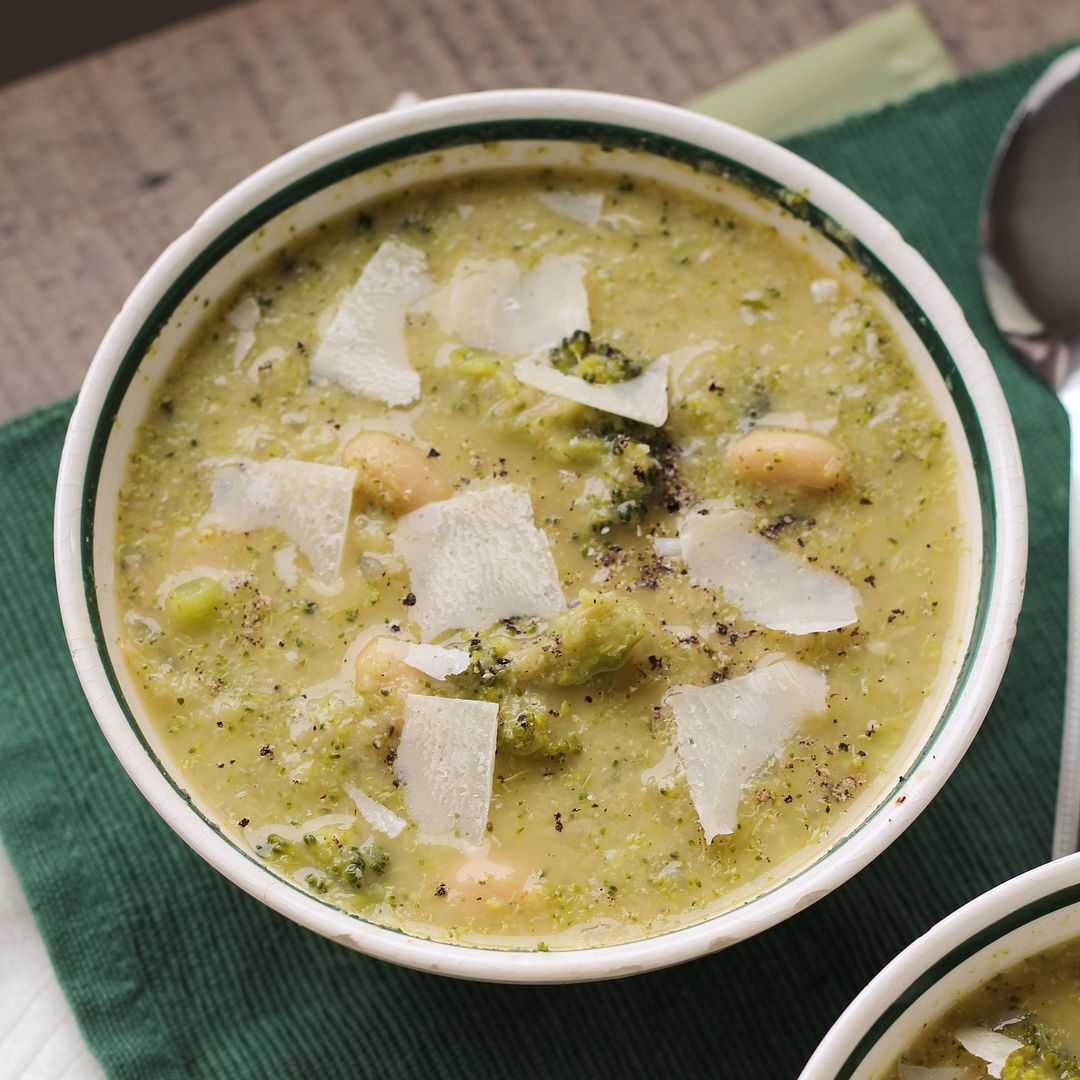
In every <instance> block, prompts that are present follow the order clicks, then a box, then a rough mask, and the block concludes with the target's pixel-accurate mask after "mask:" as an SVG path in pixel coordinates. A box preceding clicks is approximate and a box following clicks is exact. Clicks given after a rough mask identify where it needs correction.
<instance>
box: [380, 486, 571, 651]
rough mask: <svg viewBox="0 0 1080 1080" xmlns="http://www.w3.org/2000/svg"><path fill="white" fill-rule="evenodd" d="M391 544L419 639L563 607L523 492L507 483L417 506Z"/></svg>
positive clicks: (544, 538) (555, 573)
mask: <svg viewBox="0 0 1080 1080" xmlns="http://www.w3.org/2000/svg"><path fill="white" fill-rule="evenodd" d="M394 547H395V550H396V552H397V554H398V555H399V556H401V558H403V559H404V560H405V562H406V563H407V564H408V567H409V574H410V577H411V583H412V591H413V593H414V594H415V596H416V604H415V606H414V607H413V609H412V615H413V618H415V619H416V621H417V623H418V624H419V626H420V630H421V636H422V637H423V638H424V639H425V640H430V639H431V638H433V637H435V636H436V635H438V634H441V633H442V632H443V631H444V630H451V629H454V628H457V627H468V628H470V629H483V628H484V627H488V626H490V625H491V624H492V623H495V622H498V620H499V619H505V618H509V617H510V616H513V615H538V616H540V617H542V618H549V617H550V616H552V615H555V614H557V613H558V612H560V611H562V610H563V609H564V608H565V607H566V601H565V599H564V597H563V593H562V587H561V585H560V584H559V574H558V571H557V570H556V568H555V560H554V558H553V557H552V554H551V546H550V544H549V543H548V538H547V536H546V535H545V534H544V532H543V531H542V530H540V529H538V528H537V527H536V525H535V524H533V509H532V501H531V499H530V498H529V493H528V492H527V491H525V490H523V489H522V488H519V487H515V486H514V485H513V484H499V485H498V486H496V487H491V488H487V489H486V490H484V491H468V492H465V493H464V494H462V495H455V496H454V497H453V498H452V499H443V500H442V501H441V502H433V503H428V504H427V505H426V506H421V507H420V509H419V510H414V511H413V512H412V513H411V514H406V515H405V516H404V517H403V518H402V519H401V520H400V521H399V522H398V527H397V530H396V531H395V533H394Z"/></svg>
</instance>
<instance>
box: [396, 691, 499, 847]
mask: <svg viewBox="0 0 1080 1080" xmlns="http://www.w3.org/2000/svg"><path fill="white" fill-rule="evenodd" d="M498 715H499V706H498V705H496V704H495V702H494V701H465V700H463V699H460V698H436V697H423V696H421V695H419V694H409V695H408V696H407V697H406V699H405V721H404V724H403V726H402V729H401V741H400V742H399V743H398V752H397V757H396V758H395V759H394V761H395V767H396V769H397V776H398V779H399V780H400V781H401V782H402V783H403V785H404V796H405V808H406V809H407V810H408V812H409V816H410V817H411V818H412V819H413V821H415V822H416V824H417V827H418V828H419V829H420V834H421V837H422V839H424V840H425V841H426V842H428V843H441V844H454V842H455V841H462V842H464V843H466V844H470V845H472V846H474V847H477V846H479V845H480V844H481V843H483V840H484V831H485V827H486V826H487V819H488V808H489V806H490V804H491V778H492V774H493V772H494V768H495V738H496V733H497V730H498V723H499V721H498Z"/></svg>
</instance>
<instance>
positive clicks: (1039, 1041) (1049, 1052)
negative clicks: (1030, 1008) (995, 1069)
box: [1001, 1019, 1080, 1080]
mask: <svg viewBox="0 0 1080 1080" xmlns="http://www.w3.org/2000/svg"><path fill="white" fill-rule="evenodd" d="M1003 1030H1004V1031H1005V1033H1006V1034H1007V1035H1009V1036H1011V1037H1012V1038H1014V1039H1019V1040H1020V1041H1021V1042H1022V1043H1024V1044H1025V1045H1024V1046H1021V1047H1020V1048H1019V1049H1018V1050H1014V1051H1013V1052H1012V1053H1011V1054H1010V1055H1009V1056H1008V1058H1006V1060H1005V1065H1004V1067H1003V1068H1002V1070H1001V1080H1080V1062H1078V1061H1077V1060H1076V1058H1074V1057H1071V1056H1070V1055H1068V1054H1066V1053H1065V1052H1064V1051H1063V1050H1062V1049H1061V1044H1062V1042H1063V1040H1064V1032H1061V1031H1055V1030H1053V1029H1051V1028H1050V1027H1048V1026H1047V1025H1045V1024H1041V1023H1038V1022H1036V1021H1035V1020H1033V1019H1026V1020H1022V1021H1020V1023H1018V1024H1015V1025H1009V1026H1008V1027H1007V1028H1005V1029H1003Z"/></svg>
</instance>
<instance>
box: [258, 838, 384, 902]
mask: <svg viewBox="0 0 1080 1080" xmlns="http://www.w3.org/2000/svg"><path fill="white" fill-rule="evenodd" d="M303 839H304V849H303V853H302V854H300V853H299V852H298V851H297V849H296V848H295V846H294V845H293V844H290V843H289V841H288V840H285V839H283V838H282V837H280V836H278V835H277V834H276V833H272V834H271V835H270V836H268V837H267V847H266V849H265V850H263V851H261V852H260V854H262V855H263V856H264V858H267V859H270V860H276V861H282V862H285V863H293V864H295V862H296V861H298V860H299V861H301V862H304V861H306V862H307V863H308V865H309V866H310V867H311V870H310V872H309V873H308V874H306V875H305V877H304V881H305V882H306V883H307V884H308V885H309V886H310V887H311V888H312V889H314V890H315V891H316V892H320V893H325V892H326V891H327V890H328V889H329V887H330V884H331V883H332V882H333V883H336V884H338V885H348V886H351V887H352V888H354V889H359V888H361V887H362V886H364V885H367V884H370V882H371V880H372V878H373V877H376V876H378V875H380V874H383V873H384V872H385V871H386V867H387V865H388V864H389V862H390V856H389V855H387V854H386V852H385V851H383V849H382V848H380V847H378V846H376V845H374V844H372V843H370V842H369V843H365V844H364V846H363V850H361V849H360V848H356V847H353V846H352V845H350V844H342V843H341V842H340V841H339V840H338V839H337V838H336V837H335V836H333V835H328V834H326V833H325V832H324V833H323V834H318V833H305V834H304V838H303ZM294 855H296V856H297V858H293V856H294Z"/></svg>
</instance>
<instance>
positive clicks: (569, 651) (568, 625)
mask: <svg viewBox="0 0 1080 1080" xmlns="http://www.w3.org/2000/svg"><path fill="white" fill-rule="evenodd" d="M578 601H579V602H578V604H577V605H576V606H574V607H572V608H570V609H569V610H568V611H564V612H563V613H562V614H561V615H558V616H556V617H555V618H554V619H552V620H551V622H550V623H549V624H548V628H547V630H545V631H544V633H542V634H540V635H539V636H538V637H536V638H534V639H533V640H532V641H529V642H526V643H524V644H522V645H520V646H519V647H517V648H516V649H514V650H512V651H511V652H510V653H509V654H508V657H507V659H508V663H507V665H506V669H507V671H508V672H509V673H510V674H511V675H512V676H514V677H515V678H516V679H519V680H523V681H530V680H537V681H540V682H548V683H554V684H555V685H556V686H580V685H581V684H582V683H585V682H588V681H589V679H591V678H592V677H593V676H594V675H600V674H602V673H604V672H606V671H614V670H616V668H618V667H620V666H621V665H622V663H623V661H624V660H625V659H626V657H627V654H628V653H629V652H630V650H631V649H632V648H633V647H634V646H635V645H636V644H637V643H638V641H640V640H641V638H642V636H643V635H644V634H645V631H646V630H647V629H648V628H649V623H648V620H647V619H646V617H645V613H644V612H643V611H642V610H641V605H640V604H638V602H637V601H636V600H633V599H631V598H630V597H628V596H618V595H617V594H616V593H594V592H590V591H589V590H587V589H583V590H582V592H581V594H580V595H579V597H578Z"/></svg>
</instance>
